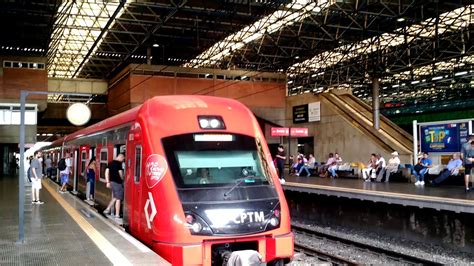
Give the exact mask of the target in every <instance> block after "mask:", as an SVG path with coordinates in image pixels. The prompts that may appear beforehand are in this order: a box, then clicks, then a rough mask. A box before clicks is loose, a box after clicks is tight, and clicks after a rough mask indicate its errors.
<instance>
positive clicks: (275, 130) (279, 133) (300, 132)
mask: <svg viewBox="0 0 474 266" xmlns="http://www.w3.org/2000/svg"><path fill="white" fill-rule="evenodd" d="M290 132H291V136H292V137H307V136H308V128H305V127H301V128H298V127H292V128H287V127H272V130H271V136H272V137H288V136H290Z"/></svg>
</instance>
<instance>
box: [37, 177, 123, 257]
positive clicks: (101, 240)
mask: <svg viewBox="0 0 474 266" xmlns="http://www.w3.org/2000/svg"><path fill="white" fill-rule="evenodd" d="M43 185H44V187H45V188H46V189H47V190H48V192H49V193H50V194H51V195H52V196H53V198H55V199H56V200H57V201H58V203H59V204H60V205H61V206H62V207H63V208H64V210H65V211H66V212H67V213H68V214H69V215H70V216H71V217H72V219H73V220H74V221H75V222H76V223H77V224H78V225H79V227H80V228H81V229H82V231H84V233H86V234H87V236H89V238H90V239H91V240H92V241H93V242H94V244H95V245H96V246H97V247H98V248H99V249H100V251H102V253H104V255H105V256H106V257H107V258H108V259H109V260H110V262H112V263H113V264H114V265H132V263H131V262H130V261H129V260H128V259H127V258H126V257H125V256H124V255H122V253H121V252H120V251H119V250H118V249H117V248H116V247H114V245H112V244H111V243H110V242H109V241H108V240H107V239H106V238H105V237H104V236H103V235H102V234H101V233H99V231H97V230H96V229H95V228H94V227H93V226H92V225H91V224H90V223H89V222H88V221H87V220H86V219H85V218H84V217H83V216H82V215H81V214H80V213H79V212H78V211H77V210H76V209H74V208H73V207H72V206H71V205H70V204H69V203H67V202H66V200H65V199H63V198H62V197H61V196H59V194H58V193H57V192H56V190H55V189H54V188H53V187H52V186H51V184H50V182H49V181H46V182H43Z"/></svg>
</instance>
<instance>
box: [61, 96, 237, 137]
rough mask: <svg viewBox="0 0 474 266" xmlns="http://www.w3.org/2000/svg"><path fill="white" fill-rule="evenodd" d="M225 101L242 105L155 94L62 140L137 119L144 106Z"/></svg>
mask: <svg viewBox="0 0 474 266" xmlns="http://www.w3.org/2000/svg"><path fill="white" fill-rule="evenodd" d="M218 103H219V104H222V103H226V104H228V105H231V106H234V107H237V106H239V107H244V105H243V104H242V103H240V102H239V101H236V100H233V99H229V98H221V97H214V96H203V95H169V96H155V97H153V98H151V99H148V100H146V101H145V102H144V103H143V104H141V105H139V106H137V107H134V108H132V109H130V110H128V111H125V112H122V113H120V114H117V115H115V116H112V117H110V118H107V119H104V120H102V121H101V122H99V123H96V124H94V125H92V126H89V127H87V128H84V129H81V130H79V131H76V132H74V133H72V134H70V135H67V136H66V137H64V142H68V141H71V140H73V139H75V138H78V137H81V136H84V135H89V134H93V133H96V132H101V131H105V130H107V129H111V128H114V127H118V126H121V125H124V124H127V123H131V122H133V121H135V120H136V119H137V116H138V114H139V112H140V110H141V109H142V108H144V107H146V108H147V109H149V108H152V109H155V108H160V110H161V109H167V108H170V107H171V108H173V109H174V110H180V109H189V108H208V106H209V105H213V104H218Z"/></svg>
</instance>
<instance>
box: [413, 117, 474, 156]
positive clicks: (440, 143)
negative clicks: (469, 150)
mask: <svg viewBox="0 0 474 266" xmlns="http://www.w3.org/2000/svg"><path fill="white" fill-rule="evenodd" d="M420 133H421V139H420V144H421V151H423V152H435V153H436V152H439V153H453V152H459V151H460V150H461V145H462V144H463V143H465V142H466V137H467V134H468V123H466V122H464V123H449V124H440V125H429V126H421V127H420Z"/></svg>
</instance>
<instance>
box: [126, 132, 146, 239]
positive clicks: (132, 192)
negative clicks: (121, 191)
mask: <svg viewBox="0 0 474 266" xmlns="http://www.w3.org/2000/svg"><path fill="white" fill-rule="evenodd" d="M136 136H137V135H136V134H134V133H131V134H130V137H129V138H128V143H127V159H126V161H127V172H126V183H125V186H126V187H125V191H126V194H125V197H126V204H127V207H126V209H127V213H128V221H129V227H130V230H131V231H133V232H135V233H140V232H141V231H142V228H141V225H142V217H143V206H144V205H143V202H142V201H143V200H142V193H144V192H143V190H142V186H141V183H140V181H141V178H142V169H143V167H142V159H143V147H142V143H141V141H140V139H139V138H136Z"/></svg>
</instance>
